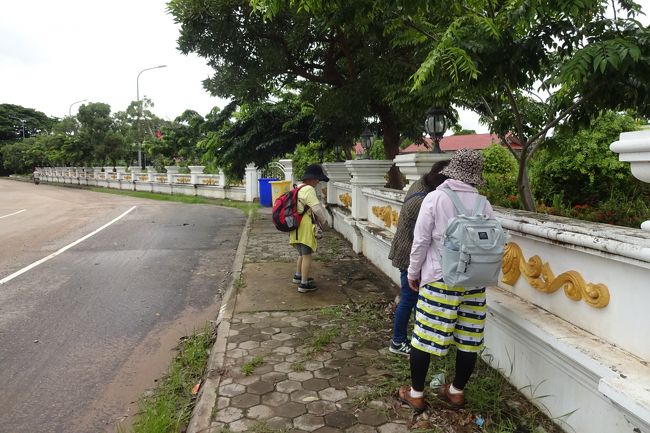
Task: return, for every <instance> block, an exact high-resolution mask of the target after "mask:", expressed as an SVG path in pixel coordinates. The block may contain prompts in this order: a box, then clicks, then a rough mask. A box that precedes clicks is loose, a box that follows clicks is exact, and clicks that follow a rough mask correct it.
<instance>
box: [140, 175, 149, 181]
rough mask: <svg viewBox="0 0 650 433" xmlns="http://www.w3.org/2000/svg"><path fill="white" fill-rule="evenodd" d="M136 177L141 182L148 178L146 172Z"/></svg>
mask: <svg viewBox="0 0 650 433" xmlns="http://www.w3.org/2000/svg"><path fill="white" fill-rule="evenodd" d="M138 179H139V180H140V181H142V182H146V181H148V180H149V176H147V175H146V174H142V175H140V176H138Z"/></svg>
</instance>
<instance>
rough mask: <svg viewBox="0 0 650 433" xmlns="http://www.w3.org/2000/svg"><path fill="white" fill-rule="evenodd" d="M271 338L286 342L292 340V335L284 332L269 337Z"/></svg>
mask: <svg viewBox="0 0 650 433" xmlns="http://www.w3.org/2000/svg"><path fill="white" fill-rule="evenodd" d="M271 338H272V339H273V340H279V341H286V340H290V339H292V338H293V335H291V334H287V333H285V332H279V333H277V334H274V335H273V336H271Z"/></svg>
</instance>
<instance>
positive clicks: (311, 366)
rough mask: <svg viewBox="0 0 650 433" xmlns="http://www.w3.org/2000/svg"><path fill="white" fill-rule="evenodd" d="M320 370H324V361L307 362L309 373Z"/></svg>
mask: <svg viewBox="0 0 650 433" xmlns="http://www.w3.org/2000/svg"><path fill="white" fill-rule="evenodd" d="M319 368H323V362H322V361H313V360H309V361H305V370H307V371H314V370H318V369H319Z"/></svg>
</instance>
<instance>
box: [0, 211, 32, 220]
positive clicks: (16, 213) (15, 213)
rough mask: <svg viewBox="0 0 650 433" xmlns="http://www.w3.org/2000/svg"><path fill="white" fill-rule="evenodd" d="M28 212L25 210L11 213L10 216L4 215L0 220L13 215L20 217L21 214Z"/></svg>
mask: <svg viewBox="0 0 650 433" xmlns="http://www.w3.org/2000/svg"><path fill="white" fill-rule="evenodd" d="M26 210H27V209H23V210H19V211H18V212H14V213H10V214H7V215H2V216H0V220H1V219H2V218H7V217H10V216H12V215H18V214H19V213H21V212H25V211H26Z"/></svg>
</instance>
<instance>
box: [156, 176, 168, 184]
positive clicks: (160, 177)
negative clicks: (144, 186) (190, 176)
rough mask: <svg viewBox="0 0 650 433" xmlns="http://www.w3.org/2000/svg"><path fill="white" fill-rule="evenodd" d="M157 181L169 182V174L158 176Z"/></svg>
mask: <svg viewBox="0 0 650 433" xmlns="http://www.w3.org/2000/svg"><path fill="white" fill-rule="evenodd" d="M156 182H159V183H165V182H167V176H156Z"/></svg>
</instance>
